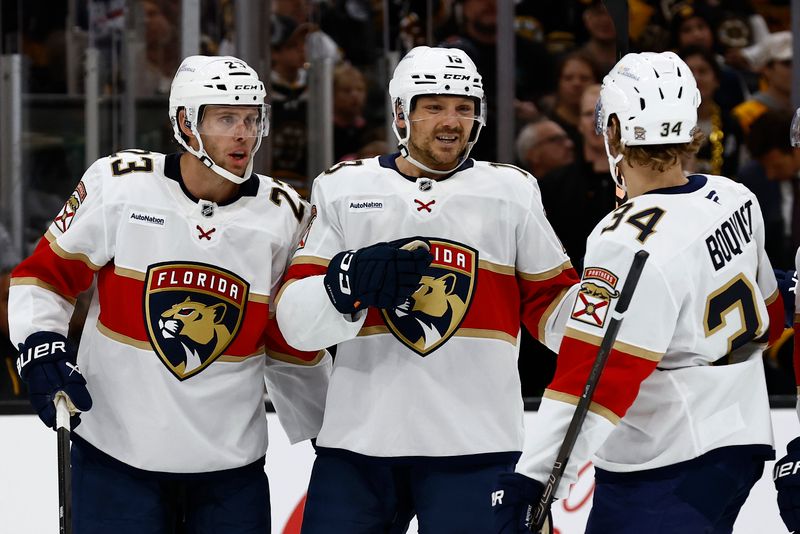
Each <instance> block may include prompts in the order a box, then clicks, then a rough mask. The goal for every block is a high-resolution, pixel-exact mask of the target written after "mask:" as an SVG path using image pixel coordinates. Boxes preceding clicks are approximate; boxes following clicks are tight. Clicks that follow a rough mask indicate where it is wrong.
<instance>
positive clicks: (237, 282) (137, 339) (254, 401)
mask: <svg viewBox="0 0 800 534" xmlns="http://www.w3.org/2000/svg"><path fill="white" fill-rule="evenodd" d="M307 208H308V206H307V205H306V204H304V202H303V201H302V200H301V199H300V198H299V197H298V196H297V194H296V193H295V192H294V191H293V190H291V188H289V187H287V186H285V185H284V184H282V183H280V182H277V181H274V180H272V179H271V178H268V177H265V176H258V175H253V176H251V177H250V178H249V179H248V180H247V181H245V182H244V183H243V184H242V186H241V188H240V192H239V195H238V196H237V197H236V198H234V199H232V200H231V201H230V202H228V203H225V204H223V205H217V204H215V203H213V202H209V201H204V200H199V199H195V198H193V197H192V196H191V194H190V193H189V192H188V190H186V188H185V186H184V185H183V180H182V178H181V175H180V154H173V155H169V156H164V155H163V154H155V153H149V152H146V151H142V150H126V151H122V152H118V153H117V154H113V155H111V156H109V157H107V158H103V159H100V160H98V161H96V162H95V163H94V164H93V165H92V166H91V167H90V168H89V169H88V170H87V171H86V173H85V174H84V176H83V178H82V180H81V181H80V183H79V184H78V186H77V188H76V190H75V192H74V193H73V194H72V196H71V197H70V198H69V200H68V201H67V202H66V204H65V205H64V208H63V209H62V210H61V212H60V213H59V214H58V216H56V218H55V220H54V221H53V223H52V224H51V225H50V228H49V230H48V231H47V233H46V235H45V237H44V238H43V239H42V241H41V242H40V244H39V246H38V247H37V249H36V250H35V252H34V253H33V254H32V255H31V256H30V257H29V258H28V259H26V260H25V261H23V262H22V263H21V264H20V265H19V266H18V267H17V269H16V270H15V271H14V272H13V278H12V281H11V290H10V298H9V311H10V314H9V315H10V319H9V323H10V329H11V337H12V341H13V342H14V343H15V344H19V343H22V342H24V341H25V339H26V338H27V337H28V336H29V335H30V334H32V333H34V332H38V331H50V332H57V333H59V334H63V335H66V331H67V324H68V321H69V318H70V315H71V313H72V310H73V306H74V303H75V298H76V297H77V295H78V294H79V293H80V292H82V291H84V290H86V289H87V288H89V287H90V286H91V284H92V283H93V281H94V280H96V284H97V289H96V291H95V292H94V296H93V300H92V303H91V307H90V310H89V316H88V319H87V320H86V324H85V327H84V330H83V334H82V338H81V343H80V349H79V353H78V363H79V365H80V367H81V370H82V372H83V374H84V376H85V378H86V381H87V384H88V386H87V387H88V389H89V392H90V394H91V396H92V399H93V407H92V409H91V410H90V411H88V412H87V413H85V414H83V415H82V418H81V420H82V423H81V425H80V426H78V427H77V428H76V429H75V433H76V434H77V435H78V436H80V437H81V438H83V439H84V440H86V441H87V442H89V443H90V444H91V445H93V446H95V447H96V448H98V449H99V450H101V451H102V452H104V453H106V454H108V455H110V456H112V457H114V458H116V459H117V460H120V461H122V462H124V463H126V464H128V465H130V466H133V467H135V468H138V469H144V470H148V471H159V472H170V473H202V472H210V471H218V470H223V469H230V468H236V467H241V466H243V465H247V464H249V463H252V462H254V461H256V460H258V459H259V458H260V457H262V456H263V455H264V454H265V451H266V447H267V426H266V415H265V411H264V392H265V372H266V380H267V385H268V387H269V392H270V395H271V397H272V400H273V402H274V403H275V405H276V409H277V411H278V414H279V416H280V417H281V421H282V423H283V424H284V426H285V427H286V430H287V432H288V434H289V436H290V437H291V438H292V439H293V440H294V441H299V440H302V439H307V438H310V437H314V436H316V434H317V431H318V430H319V427H320V425H321V417H322V409H323V405H324V396H325V391H326V388H327V380H328V377H329V372H330V357H329V356H327V355H326V354H325V353H323V352H319V353H317V352H315V353H303V352H300V351H297V350H294V349H292V348H291V347H289V346H288V345H287V344H286V343H285V341H283V339H282V337H281V335H280V332H279V331H278V328H277V324H276V322H275V320H274V316H272V317H271V313H270V299H271V296H272V295H273V294H274V293H275V292H276V291H277V287H278V286H279V284H280V283H281V279H282V275H283V273H284V270H285V268H286V265H287V264H288V260H289V257H290V255H291V253H292V251H293V250H294V246H295V244H296V242H297V240H298V239H299V237H300V234H301V233H302V231H303V230H304V228H305V226H306V223H307V219H308V209H307ZM265 350H266V354H267V355H268V356H269V357H268V358H265Z"/></svg>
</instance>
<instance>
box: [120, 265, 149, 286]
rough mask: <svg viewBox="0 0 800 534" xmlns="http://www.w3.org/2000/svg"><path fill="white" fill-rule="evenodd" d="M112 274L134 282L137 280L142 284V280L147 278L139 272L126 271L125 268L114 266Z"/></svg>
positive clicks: (133, 270)
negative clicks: (131, 279)
mask: <svg viewBox="0 0 800 534" xmlns="http://www.w3.org/2000/svg"><path fill="white" fill-rule="evenodd" d="M114 274H116V275H117V276H122V277H124V278H133V279H134V280H139V281H141V282H144V279H145V277H146V276H147V274H146V273H143V272H141V271H137V270H135V269H126V268H125V267H120V266H118V265H115V266H114Z"/></svg>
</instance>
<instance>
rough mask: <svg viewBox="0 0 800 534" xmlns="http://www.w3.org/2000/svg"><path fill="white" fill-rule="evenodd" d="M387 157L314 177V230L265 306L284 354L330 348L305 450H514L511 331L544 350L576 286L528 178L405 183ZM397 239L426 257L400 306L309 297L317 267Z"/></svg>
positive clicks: (495, 171)
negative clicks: (420, 242)
mask: <svg viewBox="0 0 800 534" xmlns="http://www.w3.org/2000/svg"><path fill="white" fill-rule="evenodd" d="M396 157H397V154H393V155H390V156H382V157H381V158H374V159H368V160H360V161H352V162H345V163H341V164H339V165H337V166H335V167H333V168H332V169H330V170H329V171H326V172H325V173H323V174H321V175H320V176H319V177H318V178H317V179H316V181H315V183H314V188H313V190H312V203H313V208H312V210H315V212H316V213H315V215H316V219H315V221H314V222H313V223H312V225H311V227H310V230H309V233H308V235H307V236H306V237H305V238H304V240H303V241H302V242H301V246H300V249H299V250H298V251H297V252H296V253H295V256H294V259H293V261H292V264H291V266H290V268H289V273H288V274H287V284H286V285H285V286H284V288H283V289H282V290H281V294H280V295H279V297H278V304H277V317H278V322H279V324H280V325H281V331H282V332H283V333H284V335H285V336H286V340H287V341H288V342H289V343H290V344H292V345H293V346H295V347H297V348H300V349H303V350H313V349H318V348H321V347H326V346H331V345H334V344H338V346H337V353H336V359H335V363H334V368H333V373H332V376H331V384H330V388H329V390H328V399H327V404H326V410H325V418H324V423H323V427H322V431H321V432H320V435H319V438H318V440H317V444H318V445H319V446H322V447H329V448H336V449H344V450H346V451H351V452H355V453H358V454H363V455H367V456H372V457H382V458H399V457H402V458H405V457H420V456H426V457H453V456H468V455H477V454H490V453H509V452H511V451H521V450H522V441H523V426H522V411H523V405H522V398H521V395H520V380H519V373H518V371H517V356H518V352H519V346H518V343H519V331H520V321H523V322H524V323H525V325H526V326H527V327H528V329H529V330H530V331H531V333H532V334H534V335H535V336H537V337H538V339H539V340H540V341H542V342H546V343H547V345H548V346H549V347H551V348H552V349H553V350H557V348H558V345H559V343H560V335H559V334H558V333H557V332H558V331H560V330H561V329H560V328H557V327H556V326H555V324H556V322H557V320H556V319H557V316H558V313H557V311H558V310H559V304H560V303H562V302H566V299H565V295H566V294H567V293H568V290H569V289H570V288H573V287H574V288H575V289H576V290H577V285H576V283H577V276H576V274H575V272H574V270H573V269H572V267H571V266H570V263H569V259H568V258H567V256H566V255H565V253H564V251H563V248H562V247H561V244H560V243H559V241H558V239H557V238H556V236H555V234H554V233H553V230H552V229H551V227H550V225H549V223H548V222H547V220H546V218H545V216H544V212H543V209H542V205H541V200H540V195H539V188H538V185H537V184H536V181H535V180H534V179H533V177H531V176H530V175H529V174H527V173H525V172H524V171H522V170H520V169H518V168H516V167H513V166H511V165H500V164H494V163H485V162H475V161H473V160H468V161H467V162H466V163H465V164H464V165H463V166H462V167H461V168H460V169H459V170H458V171H457V172H455V173H454V174H452V175H450V176H449V177H447V178H444V179H440V180H438V181H437V180H431V179H429V178H417V179H414V178H409V177H406V176H404V175H402V174H401V173H400V172H399V171H398V170H397V167H396V164H395V158H396ZM410 236H423V237H425V238H427V239H428V240H429V241H430V243H431V246H432V249H431V252H432V254H433V256H434V260H433V263H432V264H431V266H430V267H429V268H428V271H427V272H426V274H425V275H424V276H423V278H422V283H421V286H420V289H419V290H418V291H417V292H416V293H415V294H414V295H413V300H414V304H413V306H405V307H398V308H396V309H393V310H387V311H383V312H381V311H380V310H378V309H374V308H371V309H369V310H368V311H367V312H366V313H364V312H360V313H359V314H358V316H357V317H345V316H343V315H342V314H340V313H339V312H338V311H336V309H335V308H334V307H333V305H332V304H331V303H330V300H329V299H328V296H327V294H326V291H325V289H324V286H323V277H324V273H325V272H326V269H327V265H328V262H329V260H330V259H331V258H332V257H333V256H335V255H336V254H337V253H339V252H341V251H343V250H348V249H358V248H361V247H365V246H368V245H372V244H374V243H378V242H382V241H391V240H394V239H399V238H403V237H410ZM565 308H566V307H565ZM567 313H568V310H567V311H566V312H565V313H564V314H563V315H562V321H561V322H562V327H563V322H564V321H565V320H566V314H567Z"/></svg>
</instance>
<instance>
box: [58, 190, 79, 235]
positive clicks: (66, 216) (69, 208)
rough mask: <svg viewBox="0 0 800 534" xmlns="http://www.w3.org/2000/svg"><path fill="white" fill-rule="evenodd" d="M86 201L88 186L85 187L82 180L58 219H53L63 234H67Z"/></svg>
mask: <svg viewBox="0 0 800 534" xmlns="http://www.w3.org/2000/svg"><path fill="white" fill-rule="evenodd" d="M84 200H86V186H85V185H83V180H81V181H80V182H78V185H77V186H76V187H75V191H73V192H72V194H71V195H70V196H69V198H68V199H67V201H66V202H65V203H64V207H63V208H61V211H60V212H59V213H58V215H56V218H55V219H53V222H54V223H55V225H56V228H58V229H59V230H61V232H62V233H63V232H66V231H67V229H68V228H69V227H70V225H71V224H72V220H73V219H74V218H75V213H76V212H77V211H78V208H80V207H81V205H82V204H83V201H84Z"/></svg>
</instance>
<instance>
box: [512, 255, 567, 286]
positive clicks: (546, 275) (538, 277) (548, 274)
mask: <svg viewBox="0 0 800 534" xmlns="http://www.w3.org/2000/svg"><path fill="white" fill-rule="evenodd" d="M567 269H572V262H571V261H569V260H567V261H566V262H564V263H562V264H561V265H559V266H558V267H554V268H552V269H550V270H549V271H544V272H542V273H536V274H531V273H524V272H522V271H517V276H519V277H520V278H522V279H523V280H528V281H529V282H541V281H543V280H550V279H551V278H555V277H556V276H558V275H559V274H561V273H563V272H564V271H566V270H567Z"/></svg>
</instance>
